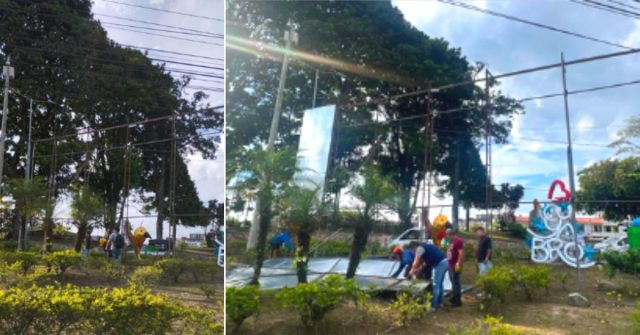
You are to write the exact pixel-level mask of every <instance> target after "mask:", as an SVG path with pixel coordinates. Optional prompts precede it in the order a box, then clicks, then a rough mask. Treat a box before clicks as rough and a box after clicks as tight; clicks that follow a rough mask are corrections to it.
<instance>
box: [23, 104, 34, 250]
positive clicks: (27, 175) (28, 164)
mask: <svg viewBox="0 0 640 335" xmlns="http://www.w3.org/2000/svg"><path fill="white" fill-rule="evenodd" d="M32 117H33V99H29V137H28V138H27V161H26V163H25V165H24V179H25V180H31V124H32V123H31V120H32ZM26 221H27V222H26V225H25V226H26V229H25V232H24V244H25V246H26V244H27V242H28V241H29V226H30V225H31V217H30V216H27V218H26Z"/></svg>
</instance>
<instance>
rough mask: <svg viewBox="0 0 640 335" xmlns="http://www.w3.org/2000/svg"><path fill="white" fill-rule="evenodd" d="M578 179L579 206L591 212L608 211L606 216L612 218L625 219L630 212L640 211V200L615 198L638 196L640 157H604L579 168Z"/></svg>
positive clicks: (633, 213) (634, 197) (631, 213)
mask: <svg viewBox="0 0 640 335" xmlns="http://www.w3.org/2000/svg"><path fill="white" fill-rule="evenodd" d="M578 179H579V183H580V190H579V191H578V196H577V199H578V204H577V206H578V209H580V210H585V211H586V212H587V213H589V214H593V213H595V212H598V211H604V217H605V218H606V219H608V220H624V219H626V218H627V216H628V215H637V214H638V213H640V205H639V204H637V203H632V202H619V203H616V202H615V201H616V200H633V199H637V198H638V194H640V158H638V157H628V158H624V159H619V160H618V159H609V160H603V161H600V162H598V163H595V164H593V165H591V166H589V167H587V168H585V169H583V170H581V171H580V172H578ZM601 200H609V201H610V202H602V201H601ZM591 201H593V202H591Z"/></svg>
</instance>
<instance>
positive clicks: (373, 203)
mask: <svg viewBox="0 0 640 335" xmlns="http://www.w3.org/2000/svg"><path fill="white" fill-rule="evenodd" d="M360 175H361V177H362V182H356V183H355V184H354V185H353V188H352V190H351V193H352V195H353V196H354V197H355V198H356V199H357V200H359V201H360V203H361V205H360V206H359V208H358V214H357V215H356V216H355V217H353V218H352V221H353V224H354V225H355V230H354V233H353V241H352V242H351V253H350V254H349V266H348V267H347V278H353V277H354V276H355V275H356V270H357V269H358V265H359V264H360V258H361V256H362V252H363V251H364V249H365V247H366V246H367V241H368V239H369V234H370V233H371V230H372V229H373V225H374V224H375V216H376V215H377V214H378V212H379V210H380V207H379V206H380V205H382V204H385V203H386V202H388V201H389V200H390V199H391V197H392V195H393V192H394V186H393V180H392V179H391V178H389V177H385V176H383V175H382V174H381V173H380V171H379V168H378V167H377V166H375V165H370V164H367V165H364V166H363V167H362V169H361V170H360Z"/></svg>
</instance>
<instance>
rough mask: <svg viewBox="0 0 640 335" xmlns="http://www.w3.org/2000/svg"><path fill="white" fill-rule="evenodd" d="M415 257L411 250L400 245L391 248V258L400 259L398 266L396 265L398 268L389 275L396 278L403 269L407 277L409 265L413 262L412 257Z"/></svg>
mask: <svg viewBox="0 0 640 335" xmlns="http://www.w3.org/2000/svg"><path fill="white" fill-rule="evenodd" d="M415 257H416V254H415V253H414V252H413V250H410V249H409V250H404V249H402V247H401V246H397V247H395V248H393V252H392V253H391V258H392V259H398V260H400V266H399V267H398V270H396V272H395V273H394V274H393V275H391V277H394V278H398V276H399V275H400V272H403V271H404V277H405V278H409V271H410V270H411V265H412V264H413V259H414V258H415Z"/></svg>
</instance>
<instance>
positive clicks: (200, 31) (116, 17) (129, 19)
mask: <svg viewBox="0 0 640 335" xmlns="http://www.w3.org/2000/svg"><path fill="white" fill-rule="evenodd" d="M93 14H95V15H99V16H104V17H108V18H111V19H117V20H123V21H129V22H136V23H142V24H148V25H154V26H158V27H165V28H174V29H181V30H184V31H191V32H194V33H202V34H208V35H211V36H215V37H220V38H224V34H217V33H211V32H207V31H204V30H197V29H190V28H185V27H180V26H172V25H168V24H161V23H156V22H150V21H143V20H137V19H131V18H128V17H122V16H117V15H109V14H102V13H96V12H94V13H93Z"/></svg>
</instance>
